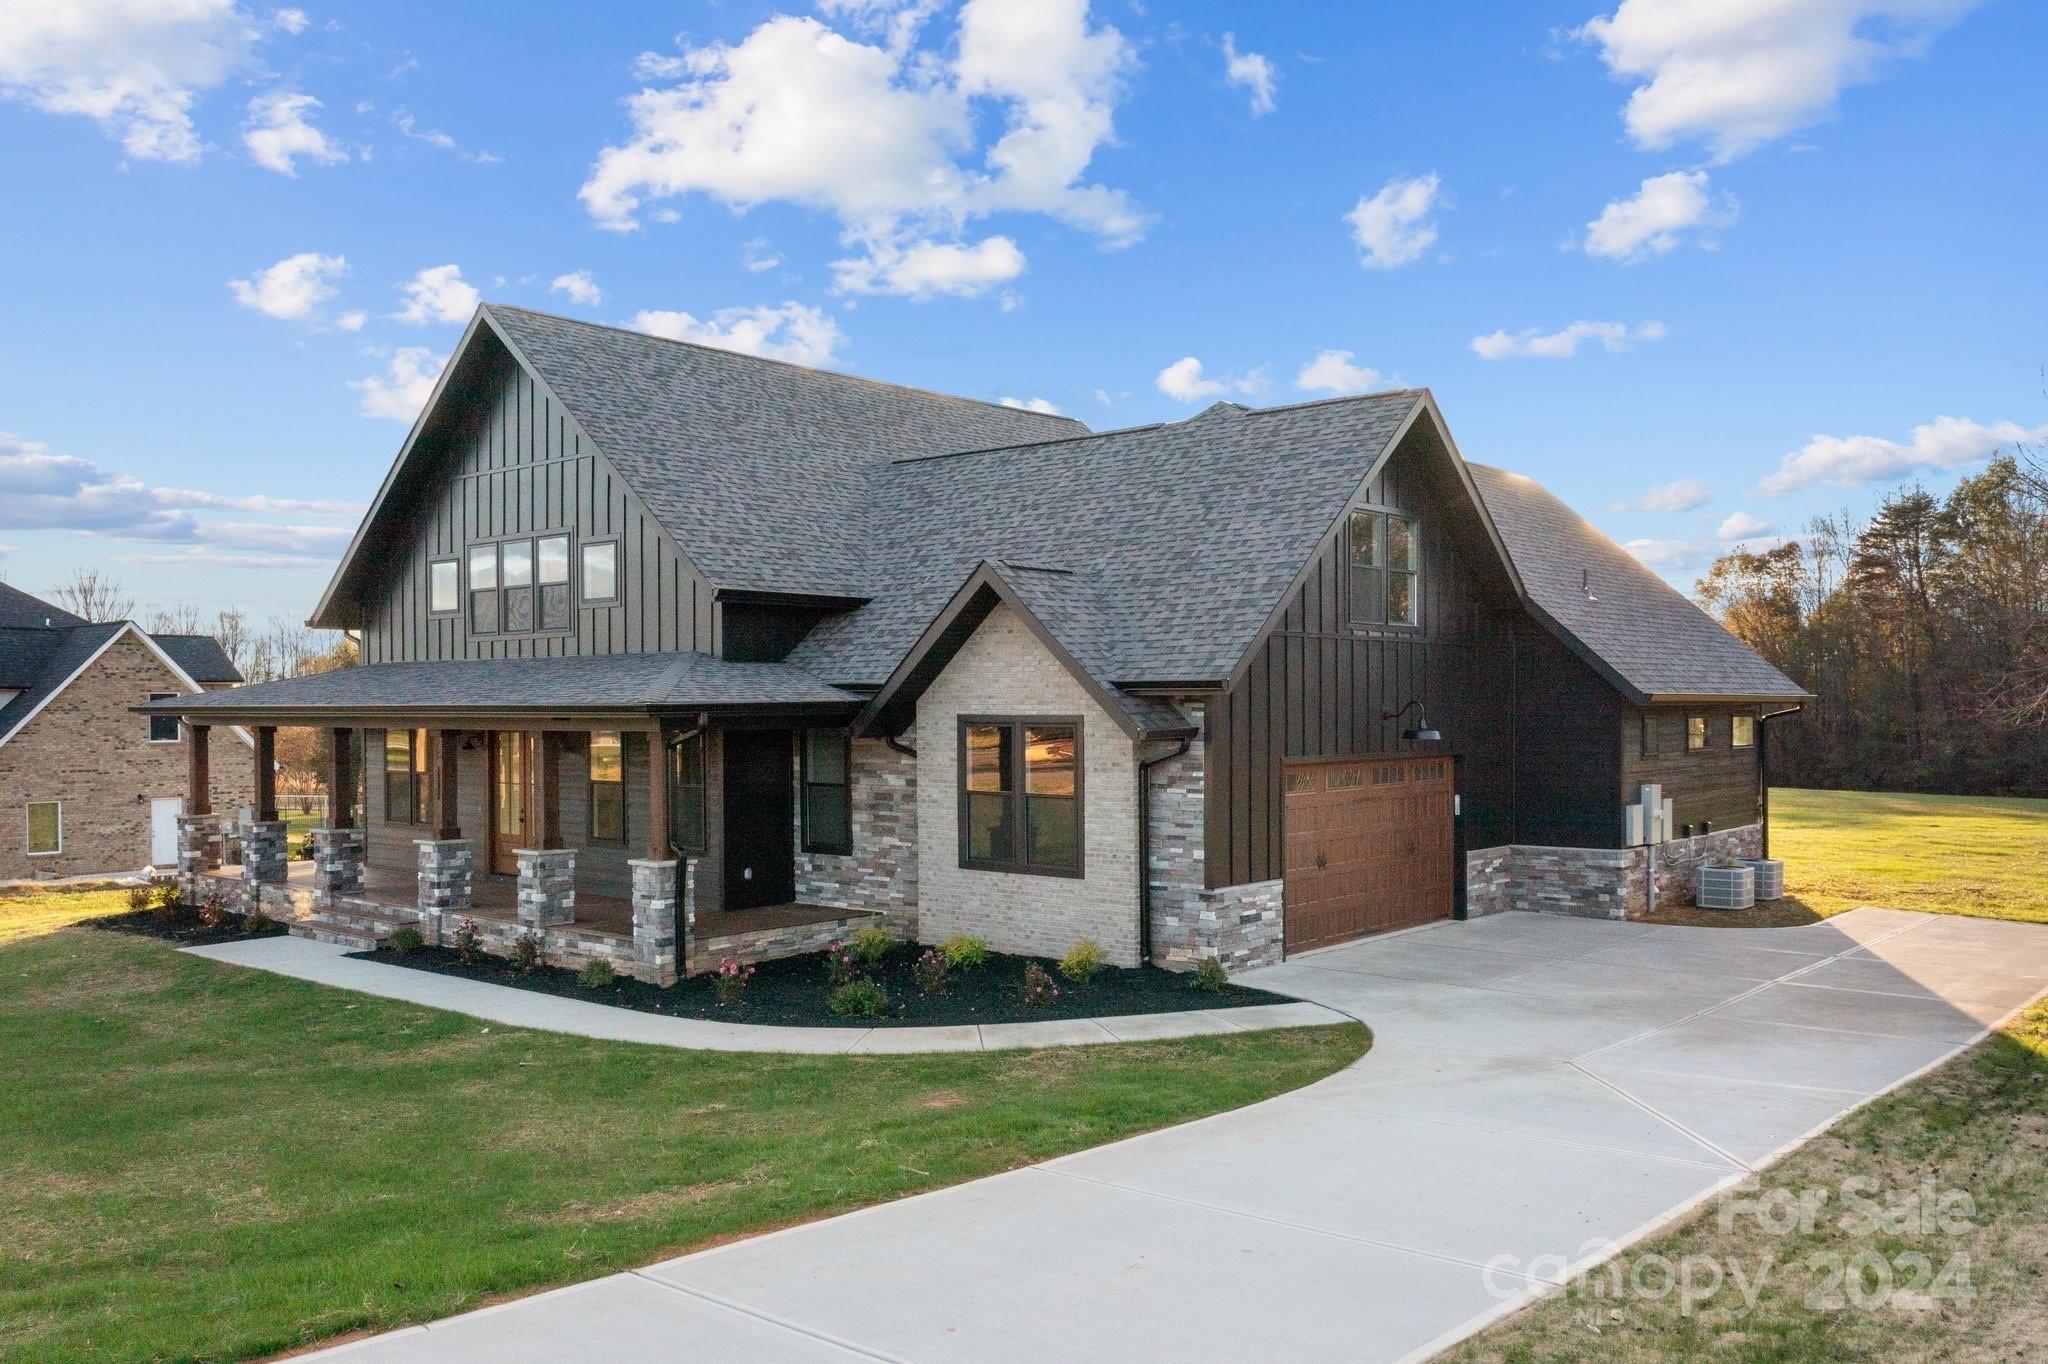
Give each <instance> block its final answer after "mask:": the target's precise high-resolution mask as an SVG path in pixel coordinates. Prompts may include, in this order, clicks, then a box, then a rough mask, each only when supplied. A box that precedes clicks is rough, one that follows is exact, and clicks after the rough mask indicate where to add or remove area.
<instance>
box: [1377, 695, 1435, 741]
mask: <svg viewBox="0 0 2048 1364" xmlns="http://www.w3.org/2000/svg"><path fill="white" fill-rule="evenodd" d="M1411 710H1412V711H1414V712H1415V724H1414V726H1413V727H1411V728H1409V729H1404V730H1402V731H1401V737H1402V738H1404V739H1411V740H1413V741H1415V742H1417V743H1424V744H1434V743H1441V742H1442V741H1443V737H1444V736H1443V735H1442V734H1440V733H1438V732H1437V730H1436V727H1435V726H1433V725H1431V724H1430V723H1429V717H1428V716H1427V715H1425V714H1424V713H1423V710H1422V702H1421V700H1420V699H1417V700H1414V701H1410V702H1409V703H1408V704H1407V705H1405V706H1403V707H1401V708H1400V709H1399V710H1390V711H1388V712H1387V713H1386V714H1385V715H1382V716H1381V717H1380V720H1381V721H1382V722H1385V721H1388V720H1398V719H1400V718H1401V717H1402V716H1404V715H1406V714H1407V713H1408V712H1409V711H1411Z"/></svg>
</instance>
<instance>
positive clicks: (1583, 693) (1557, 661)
mask: <svg viewBox="0 0 2048 1364" xmlns="http://www.w3.org/2000/svg"><path fill="white" fill-rule="evenodd" d="M1514 638H1515V668H1514V683H1513V691H1512V693H1511V697H1510V698H1508V699H1505V704H1506V705H1507V706H1508V707H1509V708H1511V709H1512V711H1513V713H1514V717H1515V786H1516V800H1515V819H1514V830H1515V836H1514V838H1513V839H1512V840H1504V841H1512V842H1515V843H1530V844H1536V845H1539V846H1543V847H1554V848H1618V847H1620V846H1621V837H1622V832H1623V830H1622V814H1621V805H1622V803H1621V800H1620V799H1619V789H1620V780H1621V732H1622V728H1623V726H1622V717H1623V714H1624V712H1625V711H1626V709H1627V707H1626V706H1625V705H1624V703H1623V701H1622V698H1621V696H1620V695H1619V694H1618V693H1617V692H1616V691H1615V690H1614V689H1613V688H1612V687H1610V686H1608V685H1607V683H1606V682H1604V681H1603V680H1601V678H1600V676H1599V675H1598V674H1597V673H1595V672H1594V671H1593V669H1592V668H1591V667H1590V666H1588V665H1587V664H1586V663H1585V662H1584V660H1582V659H1580V658H1579V657H1578V656H1577V655H1576V654H1574V653H1572V652H1571V651H1570V650H1569V649H1567V648H1565V646H1564V645H1563V644H1561V643H1559V642H1558V640H1557V637H1556V636H1555V635H1552V634H1551V633H1550V632H1549V631H1548V630H1546V629H1544V628H1543V626H1542V625H1540V624H1538V623H1537V622H1536V621H1534V620H1531V619H1529V618H1528V617H1526V616H1525V617H1522V618H1521V619H1520V620H1518V621H1517V622H1516V626H1515V631H1514ZM1466 846H1467V847H1472V848H1481V847H1485V846H1487V845H1486V844H1483V843H1480V842H1478V841H1477V840H1476V839H1471V838H1468V839H1467V841H1466Z"/></svg>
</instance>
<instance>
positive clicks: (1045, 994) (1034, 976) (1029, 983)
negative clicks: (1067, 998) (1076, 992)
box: [1024, 961, 1060, 1009]
mask: <svg viewBox="0 0 2048 1364" xmlns="http://www.w3.org/2000/svg"><path fill="white" fill-rule="evenodd" d="M1059 997H1060V987H1059V986H1058V985H1055V984H1054V983H1053V979H1052V972H1050V971H1048V970H1046V969H1045V968H1044V967H1043V966H1040V965H1039V964H1038V963H1037V962H1035V961H1034V962H1030V963H1028V964H1027V965H1026V966H1025V967H1024V1007H1025V1008H1027V1009H1043V1008H1045V1007H1046V1006H1047V1005H1048V1004H1051V1003H1052V1002H1053V1001H1054V1000H1056V999H1058V998H1059Z"/></svg>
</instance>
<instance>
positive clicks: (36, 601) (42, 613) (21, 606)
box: [0, 583, 85, 628]
mask: <svg viewBox="0 0 2048 1364" xmlns="http://www.w3.org/2000/svg"><path fill="white" fill-rule="evenodd" d="M83 624H85V617H83V616H75V615H73V614H71V612H69V611H66V610H65V609H64V608H63V607H61V606H55V605H52V604H51V603H49V602H46V601H44V600H43V599H42V598H41V597H31V596H30V595H29V594H28V593H26V592H24V591H22V590H21V589H20V588H18V587H9V586H8V585H7V584H6V583H0V628H6V627H9V626H43V625H83Z"/></svg>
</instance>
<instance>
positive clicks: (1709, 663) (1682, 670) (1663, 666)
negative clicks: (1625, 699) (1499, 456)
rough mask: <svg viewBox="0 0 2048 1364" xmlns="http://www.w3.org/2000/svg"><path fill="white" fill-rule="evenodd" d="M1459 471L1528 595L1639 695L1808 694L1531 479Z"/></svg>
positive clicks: (1479, 467)
mask: <svg viewBox="0 0 2048 1364" xmlns="http://www.w3.org/2000/svg"><path fill="white" fill-rule="evenodd" d="M1466 467H1467V468H1468V469H1470V470H1471V471H1472V479H1473V482H1474V483H1475V484H1477V485H1478V488H1479V495H1480V497H1481V499H1482V500H1483V501H1484V502H1485V503H1486V508H1487V511H1488V512H1489V513H1490V514H1491V516H1492V517H1493V524H1494V527H1495V529H1497V530H1498V531H1499V532H1500V537H1501V540H1502V541H1503V542H1504V543H1505V544H1506V545H1507V549H1508V555H1509V557H1510V558H1511V559H1512V560H1513V561H1514V565H1515V571H1516V572H1517V573H1518V574H1520V576H1521V579H1522V586H1523V589H1524V591H1526V592H1527V594H1528V596H1529V600H1530V601H1531V602H1532V603H1533V604H1534V605H1535V606H1536V607H1537V608H1538V609H1539V610H1541V611H1542V612H1543V613H1544V614H1546V615H1548V616H1549V617H1550V618H1551V619H1552V620H1553V621H1555V622H1556V623H1557V625H1558V626H1559V627H1560V628H1562V629H1563V630H1564V631H1565V632H1566V633H1567V634H1568V635H1569V636H1570V637H1571V639H1572V640H1576V641H1577V642H1578V643H1579V644H1580V645H1581V646H1582V647H1583V648H1584V649H1585V650H1586V651H1588V652H1590V653H1591V654H1592V655H1593V656H1594V657H1595V658H1596V659H1597V660H1598V661H1599V662H1600V663H1604V664H1605V665H1606V666H1607V668H1608V669H1610V670H1611V671H1612V672H1613V674H1614V675H1615V676H1616V677H1618V678H1619V680H1620V681H1621V682H1622V684H1623V686H1624V690H1632V691H1634V692H1635V693H1636V696H1635V699H1636V700H1638V701H1641V700H1645V699H1647V698H1649V697H1669V698H1672V699H1678V698H1683V697H1689V696H1701V697H1704V696H1723V697H1743V698H1749V699H1756V700H1772V699H1782V700H1787V701H1793V700H1799V699H1801V698H1803V697H1805V696H1806V695H1807V692H1806V690H1805V689H1804V688H1803V687H1801V686H1800V685H1799V684H1798V683H1796V682H1794V681H1793V680H1792V679H1791V678H1789V677H1787V676H1785V674H1783V673H1781V672H1779V671H1778V670H1777V669H1776V668H1774V667H1772V666H1771V665H1770V664H1769V663H1766V662H1765V661H1764V660H1763V659H1762V658H1761V657H1759V656H1758V655H1757V653H1756V652H1755V651H1754V650H1752V649H1751V648H1750V647H1749V646H1748V645H1747V644H1744V643H1743V642H1742V641H1741V640H1739V639H1737V638H1735V636H1733V635H1731V634H1729V633H1728V632H1727V631H1726V630H1725V629H1723V628H1722V627H1721V626H1720V624H1719V623H1718V622H1716V621H1715V620H1714V619H1713V618H1712V617H1711V616H1709V615H1707V613H1706V612H1704V611H1702V610H1700V609H1699V607H1697V606H1695V605H1693V603H1692V602H1690V601H1688V600H1686V599H1685V597H1684V596H1682V595H1680V594H1679V593H1678V592H1677V591H1676V590H1674V589H1673V588H1672V587H1671V585H1670V584H1668V583H1666V582H1665V581H1664V580H1663V579H1662V578H1660V577H1658V576H1657V575H1656V574H1655V573H1652V572H1651V571H1650V570H1649V569H1648V568H1645V567H1644V566H1643V564H1642V563H1641V562H1640V561H1639V560H1638V559H1637V558H1636V557H1635V556H1634V555H1633V554H1630V553H1629V552H1628V551H1627V550H1625V549H1623V548H1622V547H1621V546H1620V545H1617V544H1616V543H1614V541H1612V540H1610V539H1608V538H1607V537H1606V536H1605V535H1602V534H1601V533H1600V532H1599V531H1598V530H1596V529H1594V527H1593V526H1592V525H1591V524H1589V523H1588V522H1587V521H1586V519H1585V518H1584V517H1582V516H1580V515H1579V514H1578V513H1577V512H1575V511H1573V510H1572V509H1571V508H1570V507H1567V506H1566V505H1565V504H1564V503H1563V502H1560V501H1559V500H1558V499H1557V498H1556V497H1554V496H1552V495H1551V494H1550V493H1549V492H1547V491H1545V490H1544V489H1543V488H1542V487H1541V486H1540V485H1538V484H1537V483H1536V482H1535V481H1534V480H1532V479H1528V478H1525V477H1523V476H1522V475H1520V474H1513V473H1509V472H1507V471H1506V470H1504V469H1496V468H1493V467H1491V466H1489V465H1485V464H1467V465H1466ZM1581 575H1583V577H1582V576H1581ZM1588 589H1590V593H1591V595H1590V597H1589V596H1588ZM1569 642H1571V641H1570V640H1567V643H1569Z"/></svg>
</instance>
